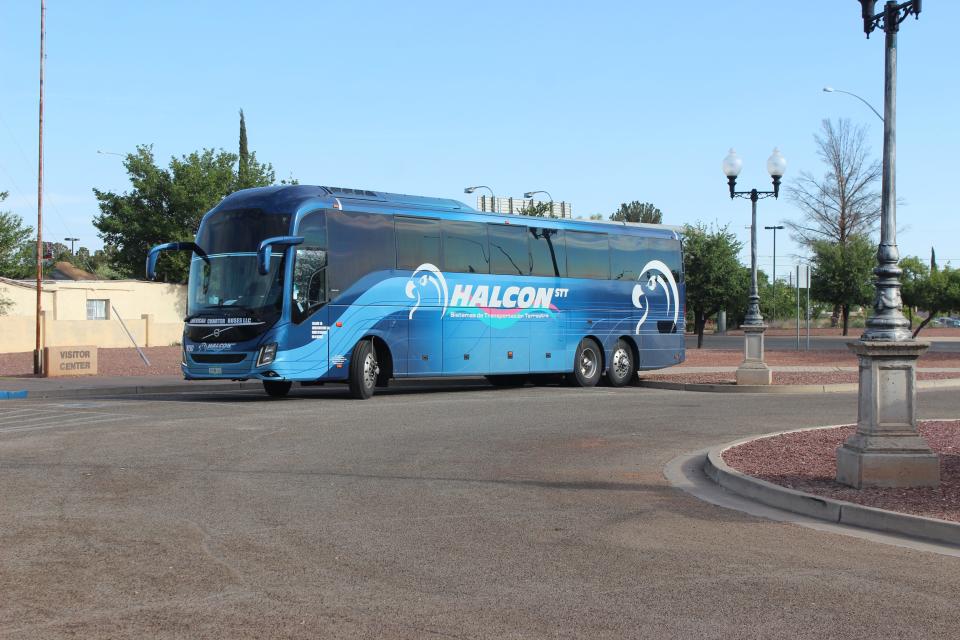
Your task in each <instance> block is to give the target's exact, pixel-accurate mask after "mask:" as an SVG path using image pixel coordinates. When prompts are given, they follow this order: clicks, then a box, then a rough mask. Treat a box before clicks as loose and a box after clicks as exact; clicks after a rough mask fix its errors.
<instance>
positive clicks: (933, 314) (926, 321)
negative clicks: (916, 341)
mask: <svg viewBox="0 0 960 640" xmlns="http://www.w3.org/2000/svg"><path fill="white" fill-rule="evenodd" d="M937 313H939V312H938V311H931V312H930V315H928V316H927V317H926V318H925V319H924V320H923V322H921V323H920V324H918V325H917V329H916V330H915V331H914V332H913V337H914V338H916V337H917V336H918V335H919V334H920V331H921V330H922V329H923V328H924V327H925V326H927V325H928V324H930V322H931V321H932V320H933V319H934V318H936V317H937Z"/></svg>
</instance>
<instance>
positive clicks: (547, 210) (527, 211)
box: [523, 201, 557, 218]
mask: <svg viewBox="0 0 960 640" xmlns="http://www.w3.org/2000/svg"><path fill="white" fill-rule="evenodd" d="M551 204H552V203H550V202H533V201H531V202H530V204H528V205H527V206H526V207H525V208H524V209H523V215H525V216H533V217H535V218H556V217H557V216H555V215H554V214H553V208H552V207H551V206H550V205H551Z"/></svg>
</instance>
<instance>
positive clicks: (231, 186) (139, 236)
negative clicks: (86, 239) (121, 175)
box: [93, 145, 275, 282]
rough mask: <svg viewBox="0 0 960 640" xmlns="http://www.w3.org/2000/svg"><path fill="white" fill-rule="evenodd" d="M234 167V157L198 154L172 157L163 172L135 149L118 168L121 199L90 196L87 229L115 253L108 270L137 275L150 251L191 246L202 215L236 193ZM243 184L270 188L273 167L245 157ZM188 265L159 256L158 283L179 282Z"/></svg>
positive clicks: (146, 150) (148, 152)
mask: <svg viewBox="0 0 960 640" xmlns="http://www.w3.org/2000/svg"><path fill="white" fill-rule="evenodd" d="M237 162H238V156H237V155H235V154H232V153H228V152H226V151H224V150H222V149H220V150H214V149H204V150H202V151H198V152H194V153H191V154H189V155H184V156H181V157H179V158H176V157H173V158H171V159H170V164H169V167H168V168H166V169H164V168H162V167H160V166H158V165H157V164H156V162H155V161H154V156H153V148H152V146H148V145H141V146H138V147H137V151H136V153H130V154H127V156H126V158H125V159H124V167H126V170H127V174H128V176H129V177H130V183H131V187H132V188H131V190H130V191H129V192H125V193H122V194H118V193H113V192H111V191H100V190H99V189H94V190H93V193H94V195H95V196H96V197H97V200H98V201H99V205H100V215H98V216H96V217H95V218H94V220H93V224H94V226H95V227H97V229H98V230H99V231H100V234H99V235H100V237H101V238H102V239H103V240H104V242H105V243H106V244H107V245H109V246H111V247H113V248H114V249H115V253H113V254H112V255H111V256H110V258H111V262H110V267H111V268H112V269H114V270H115V271H116V272H117V274H120V275H125V276H128V277H129V276H133V275H139V274H141V273H142V272H143V265H144V259H145V258H146V255H147V252H148V251H149V250H150V247H152V246H153V245H155V244H159V243H161V242H173V241H189V240H192V239H193V237H194V235H195V234H196V231H197V227H198V225H199V224H200V218H201V217H202V216H203V214H204V213H206V212H207V211H208V210H210V209H211V208H213V207H214V206H215V205H216V204H217V203H218V202H219V201H220V200H222V199H223V198H224V197H225V196H227V195H229V194H230V193H232V192H234V191H236V190H237V189H239V188H241V181H240V176H239V170H238V167H237ZM245 180H246V182H245V183H244V184H243V185H242V186H243V187H252V186H267V185H270V184H273V182H274V180H275V175H274V172H273V167H271V166H270V165H269V164H260V163H259V162H257V161H256V157H255V155H254V154H252V153H251V154H250V157H249V164H248V166H247V169H246V176H245ZM189 260H190V256H189V255H188V254H187V253H185V252H175V253H165V254H164V255H163V256H162V257H161V258H160V260H159V261H158V263H157V275H158V278H159V279H161V280H163V281H165V282H184V281H185V280H186V278H187V273H188V268H189Z"/></svg>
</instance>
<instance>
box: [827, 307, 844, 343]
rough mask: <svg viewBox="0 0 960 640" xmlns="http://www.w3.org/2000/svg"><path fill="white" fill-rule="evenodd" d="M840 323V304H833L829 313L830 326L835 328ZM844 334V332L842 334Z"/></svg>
mask: <svg viewBox="0 0 960 640" xmlns="http://www.w3.org/2000/svg"><path fill="white" fill-rule="evenodd" d="M839 325H840V305H838V304H835V305H833V313H831V314H830V327H831V328H833V329H836V328H837V326H839ZM844 335H846V334H844Z"/></svg>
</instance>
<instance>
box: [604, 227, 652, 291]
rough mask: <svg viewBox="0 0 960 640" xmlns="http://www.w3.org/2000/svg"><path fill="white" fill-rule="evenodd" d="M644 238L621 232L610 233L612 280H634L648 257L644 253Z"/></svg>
mask: <svg viewBox="0 0 960 640" xmlns="http://www.w3.org/2000/svg"><path fill="white" fill-rule="evenodd" d="M644 240H645V238H640V237H638V236H629V235H623V234H611V235H610V272H611V278H612V279H613V280H636V279H637V278H639V277H640V270H641V269H642V268H643V265H644V264H646V262H647V261H648V260H649V259H650V258H649V257H648V256H647V255H646V253H645V250H646V248H645V246H644Z"/></svg>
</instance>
